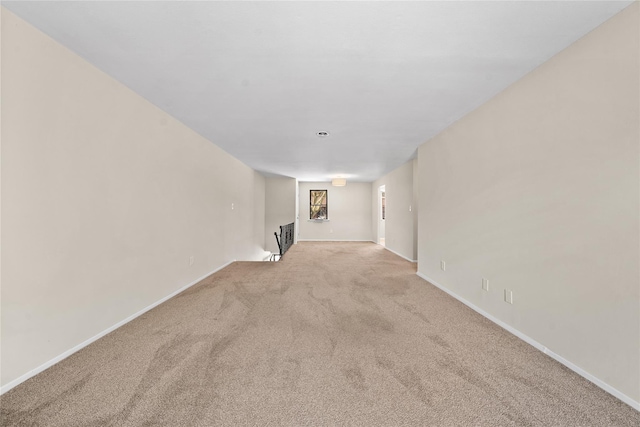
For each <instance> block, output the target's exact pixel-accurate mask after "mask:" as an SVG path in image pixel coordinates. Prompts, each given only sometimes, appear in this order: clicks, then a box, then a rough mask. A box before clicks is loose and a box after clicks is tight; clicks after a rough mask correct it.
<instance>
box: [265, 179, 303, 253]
mask: <svg viewBox="0 0 640 427" xmlns="http://www.w3.org/2000/svg"><path fill="white" fill-rule="evenodd" d="M296 186H297V182H296V180H295V178H286V177H283V178H278V177H268V178H266V181H265V219H264V222H265V227H264V230H265V243H266V249H267V250H268V251H270V252H272V253H276V254H277V253H279V249H278V244H277V242H276V238H275V236H274V235H273V233H278V234H280V226H281V225H285V224H289V223H292V222H294V221H295V218H296V202H297V200H296Z"/></svg>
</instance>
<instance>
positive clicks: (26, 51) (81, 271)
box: [1, 9, 265, 385]
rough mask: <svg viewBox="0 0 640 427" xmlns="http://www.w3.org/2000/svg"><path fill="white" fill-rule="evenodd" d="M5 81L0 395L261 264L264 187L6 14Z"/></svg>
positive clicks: (232, 161) (235, 163) (260, 180)
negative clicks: (186, 290) (249, 263)
mask: <svg viewBox="0 0 640 427" xmlns="http://www.w3.org/2000/svg"><path fill="white" fill-rule="evenodd" d="M1 83H2V125H3V126H2V242H1V243H2V249H3V250H2V276H1V279H2V335H1V336H2V343H1V345H2V354H1V357H2V369H1V370H2V380H1V381H2V385H6V384H7V383H9V382H11V381H13V380H16V379H17V378H19V377H21V376H23V375H25V374H26V373H27V372H28V371H30V370H32V369H35V368H37V367H39V366H41V365H42V364H44V363H46V362H48V361H50V360H52V359H53V358H55V357H57V356H59V355H61V354H63V353H64V352H66V351H68V350H70V349H71V348H73V347H74V346H76V345H79V344H80V343H82V342H83V341H85V340H87V339H90V338H91V337H93V336H95V335H96V334H99V333H100V332H102V331H104V330H105V329H107V328H109V327H111V326H113V325H114V324H117V323H118V322H120V321H122V320H123V319H126V318H127V317H128V316H131V315H132V314H134V313H136V312H138V311H139V310H141V309H144V308H145V307H147V306H149V305H150V304H152V303H154V302H156V301H158V300H160V299H162V298H163V297H165V296H167V295H169V294H171V293H172V292H174V291H176V290H177V289H180V288H181V287H183V286H185V285H187V284H189V283H190V282H192V281H194V280H195V279H197V278H199V277H202V276H203V275H206V274H207V273H209V272H211V271H213V270H215V269H217V268H218V267H220V266H222V265H224V264H225V263H227V262H229V261H232V260H234V259H238V260H252V259H261V257H262V255H263V254H264V251H263V246H264V233H265V232H264V196H265V194H264V193H265V183H264V178H263V177H262V176H260V175H259V174H257V173H256V172H255V171H253V170H252V169H250V168H249V167H247V166H245V165H244V164H242V163H240V162H239V161H238V160H236V159H234V158H232V157H231V156H229V155H228V154H226V153H225V152H223V151H222V150H221V149H219V148H218V147H216V146H215V145H214V144H212V143H211V142H209V141H207V140H205V139H204V138H202V137H200V136H199V135H197V134H196V133H194V132H193V131H191V130H189V129H188V128H187V127H185V126H184V125H182V124H181V123H179V122H178V121H176V120H175V119H173V118H171V117H170V116H169V115H167V114H165V113H164V112H162V111H160V110H159V109H157V108H156V107H154V106H152V105H151V104H149V103H148V102H147V101H145V100H144V99H142V98H140V97H139V96H137V95H136V94H134V93H133V92H131V91H130V90H128V89H127V88H126V87H124V86H123V85H121V84H119V83H118V82H116V81H115V80H113V79H111V78H110V77H108V76H106V75H105V74H103V73H102V72H100V71H98V70H97V69H95V68H94V67H93V66H91V65H90V64H88V63H87V62H86V61H84V60H83V59H81V58H80V57H78V56H77V55H75V54H73V53H71V52H70V51H68V50H67V49H65V48H63V47H62V46H61V45H59V44H57V43H56V42H54V41H53V40H51V39H50V38H48V37H47V36H45V35H43V34H42V33H40V32H38V31H37V30H35V29H34V28H33V27H31V26H30V25H28V24H26V23H24V22H23V21H21V20H20V19H18V18H17V17H15V16H14V15H13V14H11V13H10V12H8V11H7V10H5V9H3V10H2V82H1ZM232 205H233V209H232ZM191 256H193V257H194V263H193V265H191V266H190V265H189V258H190V257H191Z"/></svg>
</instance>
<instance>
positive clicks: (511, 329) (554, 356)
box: [416, 272, 640, 411]
mask: <svg viewBox="0 0 640 427" xmlns="http://www.w3.org/2000/svg"><path fill="white" fill-rule="evenodd" d="M416 275H417V276H418V277H421V278H422V279H424V280H426V281H427V282H429V283H431V284H432V285H433V286H435V287H436V288H439V289H440V290H442V291H444V292H446V293H447V294H449V295H451V296H452V297H453V298H455V299H457V300H458V301H460V302H461V303H463V304H464V305H466V306H467V307H469V308H470V309H472V310H474V311H476V312H477V313H479V314H481V315H482V316H484V317H486V318H487V319H489V320H491V321H492V322H493V323H495V324H497V325H498V326H500V327H502V328H503V329H506V330H507V331H508V332H511V333H512V334H513V335H515V336H516V337H518V338H520V339H521V340H522V341H524V342H526V343H527V344H530V345H532V346H533V347H535V348H537V349H538V350H540V351H541V352H543V353H544V354H546V355H547V356H549V357H551V358H552V359H554V360H556V361H557V362H560V363H562V364H563V365H564V366H566V367H567V368H569V369H571V370H572V371H573V372H575V373H576V374H578V375H580V376H581V377H583V378H586V379H587V380H589V381H591V382H592V383H594V384H595V385H597V386H598V387H600V388H601V389H603V390H604V391H606V392H607V393H609V394H611V395H613V396H615V397H617V398H618V399H620V400H622V401H623V402H624V403H626V404H627V405H629V406H631V407H632V408H633V409H635V410H636V411H640V402H636V401H635V400H633V399H632V398H630V397H629V396H627V395H626V394H624V393H622V392H621V391H619V390H617V389H616V388H614V387H612V386H611V385H609V384H607V383H605V382H604V381H602V380H600V379H598V378H596V377H595V376H593V375H591V374H590V373H588V372H587V371H585V370H584V369H582V368H580V367H579V366H577V365H574V364H573V363H572V362H570V361H569V360H567V359H565V358H563V357H562V356H560V355H558V354H556V353H554V352H553V351H551V350H549V349H548V348H547V347H545V346H544V345H542V344H540V343H539V342H538V341H536V340H534V339H533V338H531V337H529V336H527V335H525V334H523V333H522V332H520V331H519V330H517V329H516V328H514V327H513V326H509V325H508V324H506V323H505V322H503V321H502V320H500V319H498V318H496V317H494V316H492V315H491V314H489V313H487V312H486V311H484V310H482V309H481V308H479V307H478V306H476V305H474V304H472V303H470V302H469V301H467V300H465V299H464V298H462V297H461V296H459V295H457V294H455V293H454V292H452V291H450V290H449V289H447V288H445V287H444V286H443V285H441V284H439V283H438V282H436V281H435V280H432V279H430V278H429V277H427V276H425V275H424V274H422V273H420V272H417V273H416Z"/></svg>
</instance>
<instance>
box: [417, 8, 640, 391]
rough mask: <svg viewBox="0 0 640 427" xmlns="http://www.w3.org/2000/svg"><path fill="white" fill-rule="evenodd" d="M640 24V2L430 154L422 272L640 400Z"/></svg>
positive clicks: (427, 149)
mask: <svg viewBox="0 0 640 427" xmlns="http://www.w3.org/2000/svg"><path fill="white" fill-rule="evenodd" d="M638 18H639V4H638V3H635V4H633V5H632V6H630V7H629V8H627V9H626V10H624V11H623V12H621V13H620V14H619V15H617V16H615V17H614V18H612V19H611V20H610V21H608V22H606V23H605V24H603V25H602V26H600V27H599V28H597V29H595V30H594V31H593V32H591V33H589V34H588V35H586V36H585V37H583V38H582V39H581V40H579V41H578V42H576V43H575V44H573V45H572V46H570V47H569V48H567V49H566V50H564V51H563V52H561V53H560V54H558V55H557V56H555V57H554V58H552V59H551V60H550V61H548V62H547V63H545V64H544V65H543V66H541V67H540V68H538V69H537V70H535V71H534V72H532V73H530V74H529V75H527V76H526V77H525V78H523V79H522V80H520V81H519V82H517V83H516V84H514V85H513V86H511V87H510V88H508V89H507V90H506V91H504V92H502V93H501V94H499V95H498V96H496V97H495V98H494V99H492V100H491V101H489V102H488V103H486V104H485V105H483V106H482V107H481V108H479V109H477V110H475V111H474V112H472V113H471V114H469V115H468V116H466V117H465V118H464V119H462V120H460V121H458V122H457V123H455V124H454V125H452V126H451V127H450V128H448V129H447V130H446V131H445V132H443V133H442V134H440V135H439V136H437V137H436V138H434V139H432V140H430V141H428V142H426V143H425V144H423V145H422V146H421V147H420V148H419V154H418V161H419V166H420V167H419V198H420V212H419V233H418V234H419V250H418V258H419V261H418V271H419V273H420V274H422V275H423V276H424V277H428V278H430V279H432V280H434V281H436V282H438V283H440V284H441V285H443V286H444V287H446V288H447V289H448V290H450V291H451V292H453V293H454V294H456V295H458V296H460V297H461V298H463V299H465V300H466V301H468V302H470V303H472V304H474V305H476V306H477V307H479V308H480V309H482V310H484V311H486V312H487V313H489V314H490V315H492V316H494V317H496V318H497V319H499V320H501V321H503V322H505V323H506V324H508V325H510V326H511V327H513V328H515V329H516V330H518V331H520V332H521V333H523V334H525V335H527V336H528V337H530V338H532V339H533V340H536V341H537V342H539V343H541V344H542V345H543V346H545V347H547V348H548V349H549V350H551V351H552V352H554V353H556V354H558V355H559V356H561V357H562V358H564V359H566V360H568V361H570V362H571V363H573V364H574V365H575V366H577V367H579V368H580V369H583V370H584V371H586V372H587V373H589V374H591V375H593V376H594V377H595V378H597V379H599V380H600V381H602V382H604V383H606V384H608V385H610V386H611V387H613V388H614V389H615V390H617V391H619V392H621V393H622V394H623V395H625V396H627V397H629V398H631V399H632V400H634V401H635V402H638V401H640V293H639V290H640V283H639V277H640V266H639V262H640V261H639V259H640V253H639V243H640V241H639V240H640V238H639V235H640V230H639V223H638V218H639V208H640V201H639V190H640V185H639V181H640V179H639V176H640V175H639V159H640V158H639V140H640V132H639V127H640V125H639V119H640V110H639V79H638V76H639V73H640V70H639V52H640V49H639V48H640V46H639V34H638V28H639V26H638ZM441 260H445V261H446V272H445V271H442V270H441V269H440V267H439V265H440V261H441ZM483 277H484V278H487V279H489V281H490V282H489V284H490V290H489V292H485V291H483V290H482V289H481V283H482V278H483ZM504 289H510V290H512V291H513V305H510V304H507V303H505V302H504V301H503V291H504ZM487 345H493V344H492V343H487Z"/></svg>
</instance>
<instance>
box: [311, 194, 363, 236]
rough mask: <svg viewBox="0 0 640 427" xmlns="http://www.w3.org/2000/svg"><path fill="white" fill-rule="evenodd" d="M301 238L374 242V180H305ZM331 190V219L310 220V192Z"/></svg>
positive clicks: (329, 195)
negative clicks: (341, 182)
mask: <svg viewBox="0 0 640 427" xmlns="http://www.w3.org/2000/svg"><path fill="white" fill-rule="evenodd" d="M299 185H300V190H299V191H300V195H299V203H300V235H299V240H366V241H371V239H372V234H371V183H370V182H367V183H363V182H347V185H346V186H345V187H333V186H332V185H331V183H330V182H301V183H300V184H299ZM310 190H328V198H329V203H328V205H329V206H328V208H329V221H326V222H316V221H309V191H310Z"/></svg>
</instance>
